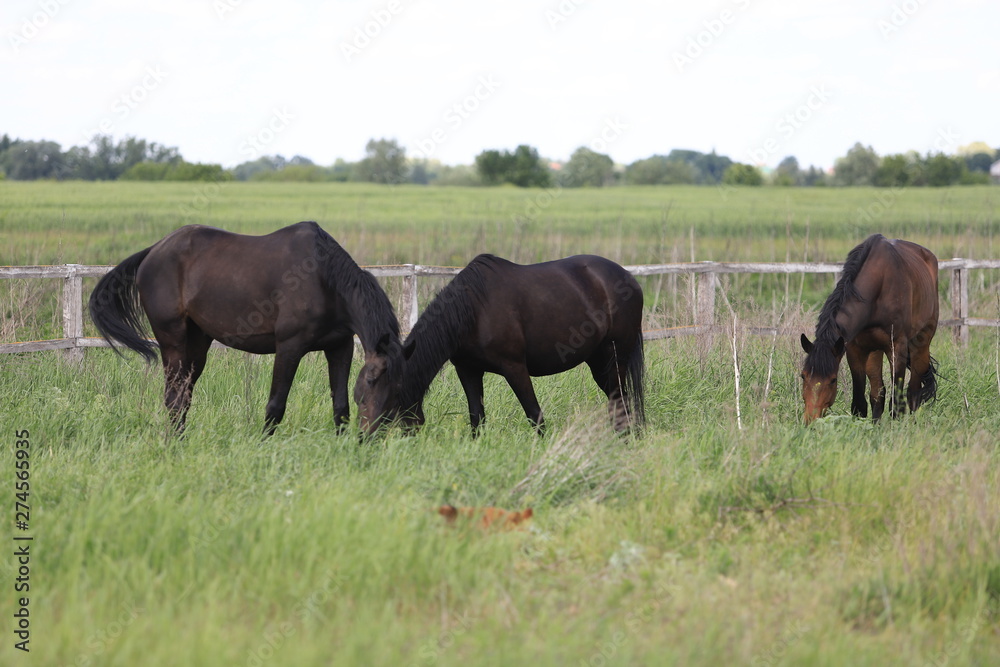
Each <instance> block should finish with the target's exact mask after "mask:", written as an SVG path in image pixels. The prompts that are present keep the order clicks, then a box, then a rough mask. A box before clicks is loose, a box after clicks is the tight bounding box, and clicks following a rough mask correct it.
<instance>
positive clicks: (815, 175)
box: [802, 165, 826, 187]
mask: <svg viewBox="0 0 1000 667" xmlns="http://www.w3.org/2000/svg"><path fill="white" fill-rule="evenodd" d="M802 185H805V186H808V187H816V186H821V185H826V172H824V171H823V170H822V169H817V168H816V167H814V166H813V165H809V169H808V170H806V171H805V172H803V175H802Z"/></svg>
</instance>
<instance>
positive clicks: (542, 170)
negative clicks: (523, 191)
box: [507, 144, 552, 188]
mask: <svg viewBox="0 0 1000 667" xmlns="http://www.w3.org/2000/svg"><path fill="white" fill-rule="evenodd" d="M507 180H508V181H509V182H510V183H513V184H514V185H516V186H518V187H521V188H532V187H535V188H546V187H548V186H549V185H551V184H552V172H550V171H549V168H548V166H547V165H546V164H545V163H544V162H543V161H542V159H541V157H539V155H538V150H537V149H535V148H532V147H531V146H527V145H525V144H521V145H520V146H518V147H517V148H516V149H514V160H513V163H512V165H511V170H510V176H509V177H508V179H507Z"/></svg>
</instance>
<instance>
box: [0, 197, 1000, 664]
mask: <svg viewBox="0 0 1000 667" xmlns="http://www.w3.org/2000/svg"><path fill="white" fill-rule="evenodd" d="M197 187H203V186H191V185H184V184H180V185H165V186H151V185H141V184H129V185H125V184H73V183H67V184H12V183H0V197H2V199H0V201H2V209H0V253H2V255H0V263H2V264H26V263H61V262H76V263H85V264H89V263H115V262H117V261H120V260H121V259H122V258H124V257H125V256H127V255H129V254H131V253H133V252H135V251H137V250H139V249H141V248H144V247H146V246H147V245H149V244H150V243H152V242H153V241H155V240H156V239H158V238H160V237H161V236H163V235H164V234H166V233H167V232H169V231H170V230H171V229H173V228H175V227H176V226H177V225H179V224H181V223H183V222H195V221H197V222H208V223H211V224H216V225H219V226H222V227H226V228H230V229H238V230H240V231H247V232H251V233H261V232H265V231H268V230H270V229H273V228H274V227H277V226H281V225H283V224H287V223H290V222H294V221H296V220H299V219H308V218H315V219H317V220H318V221H319V222H320V223H321V224H323V226H324V227H325V228H326V229H328V230H330V231H331V233H333V234H334V236H335V237H337V238H338V240H340V241H341V242H342V243H343V244H344V246H345V247H346V248H347V249H348V250H349V251H350V252H351V253H352V254H354V256H355V257H356V258H357V259H358V260H359V261H361V262H363V263H387V262H402V261H406V262H420V263H428V264H464V263H465V262H466V261H468V259H469V258H471V257H472V256H473V255H474V254H475V253H476V252H480V251H492V252H495V253H497V254H503V255H507V256H512V257H514V258H515V259H519V260H521V261H530V260H534V259H548V258H551V257H553V256H558V255H565V254H571V253H574V252H599V253H601V254H606V255H608V256H611V257H614V258H615V259H618V260H620V261H622V262H626V263H643V262H652V261H664V260H666V261H675V260H676V261H686V260H689V259H691V258H692V254H693V255H694V258H695V259H698V260H701V259H715V260H730V259H734V260H735V259H745V260H770V259H775V260H779V261H784V260H785V259H786V258H787V259H791V260H802V259H808V260H821V259H827V260H842V259H843V256H844V255H845V254H846V252H847V250H849V249H850V247H852V246H853V245H854V244H855V243H857V242H858V241H859V240H860V239H861V238H863V237H864V236H865V235H867V234H868V233H871V232H873V231H882V232H883V233H886V234H887V235H890V236H904V237H906V238H912V239H914V240H918V241H921V242H924V243H926V244H927V245H929V247H931V248H932V249H933V250H935V252H937V253H938V255H939V256H940V257H950V256H959V255H960V256H966V257H980V258H984V257H997V256H998V254H997V253H994V252H993V247H992V240H993V237H994V236H996V232H997V231H998V230H997V225H998V220H997V216H996V205H997V201H998V193H997V190H995V189H989V188H970V189H966V188H963V189H949V190H924V191H916V190H914V191H907V192H903V193H898V194H896V195H895V196H894V199H893V201H892V202H890V204H891V205H888V206H887V207H886V210H885V211H883V212H882V214H881V217H880V218H879V220H878V222H877V223H867V222H865V223H862V222H859V221H858V219H857V209H858V208H859V207H860V208H863V207H867V206H869V205H870V204H871V202H873V201H876V202H877V201H878V199H877V197H878V196H879V195H880V194H883V195H884V193H880V192H879V191H876V190H812V191H800V190H794V191H793V190H787V191H786V190H777V189H764V190H751V191H743V190H737V191H722V190H712V189H697V188H650V189H622V190H608V191H569V190H566V191H562V192H559V191H554V193H552V195H551V199H550V201H549V203H548V204H547V205H546V206H544V207H543V206H541V204H540V200H539V197H541V196H542V195H543V193H540V192H538V191H535V192H525V191H521V190H513V189H495V190H451V189H441V190H438V189H417V188H397V189H393V190H386V189H377V188H366V187H357V186H315V187H309V186H305V185H302V186H300V185H281V186H272V185H254V186H244V185H238V184H230V185H225V186H222V188H221V189H220V190H219V191H218V192H216V193H214V194H212V195H211V196H209V194H210V193H204V194H205V198H206V203H204V205H201V204H202V202H200V200H197V201H196V200H195V199H193V198H194V197H196V196H197V193H196V190H197ZM532 202H534V203H535V205H536V206H538V207H539V210H538V212H537V213H536V212H535V211H534V210H533V209H530V208H526V207H528V206H529V205H530V204H531V203H532ZM184 206H188V207H190V208H192V209H193V210H194V212H195V213H196V215H195V214H187V212H186V211H185V209H184ZM525 211H527V214H525ZM185 216H186V217H185ZM692 247H693V249H694V251H693V253H692ZM796 280H797V278H796ZM829 280H830V279H829V277H827V278H826V282H825V283H824V282H823V281H822V280H818V281H817V282H816V283H815V285H813V284H810V283H806V284H805V285H804V289H803V290H802V291H803V295H804V301H805V304H804V305H802V304H800V303H799V302H798V291H799V285H798V284H794V285H793V286H792V289H791V290H785V291H784V292H782V289H783V287H782V285H781V284H777V283H776V284H774V285H771V286H768V287H767V289H759V286H757V285H754V284H753V283H751V282H747V283H746V284H734V285H730V286H729V291H728V292H727V293H728V294H729V295H730V298H731V301H732V302H733V303H734V305H736V306H738V307H742V310H740V312H741V316H740V319H739V322H738V323H737V324H736V326H735V332H733V331H731V332H730V334H720V335H717V336H715V337H714V339H713V340H709V339H707V338H705V339H694V338H683V339H673V340H665V341H658V342H653V343H649V344H648V346H647V363H648V373H649V386H648V389H647V396H648V405H647V413H648V415H649V421H650V423H649V426H648V428H647V429H646V432H645V433H644V435H643V436H642V437H639V438H631V437H629V438H623V437H619V436H616V435H614V434H613V433H611V432H610V430H609V428H608V426H607V425H606V423H605V408H604V405H603V402H602V401H601V395H600V393H599V391H598V390H597V388H596V386H594V385H593V383H592V382H591V380H590V378H589V373H588V372H587V371H585V370H584V369H575V370H574V371H571V372H568V373H565V374H562V375H560V376H555V377H551V378H539V379H537V380H536V382H535V386H536V390H537V393H538V395H539V400H540V402H541V404H542V406H543V409H544V410H545V412H546V419H547V421H548V423H549V426H550V428H549V432H548V434H547V435H546V436H544V437H541V438H539V437H537V436H536V435H535V434H534V432H533V431H532V430H531V428H530V426H529V425H528V423H527V421H526V420H525V418H524V416H523V413H522V412H521V410H520V407H519V406H518V404H517V402H516V400H515V399H514V397H513V395H512V392H511V391H510V390H509V389H508V388H507V387H506V385H504V383H503V382H502V380H499V379H498V378H496V377H493V376H490V377H488V382H487V395H486V410H487V424H486V427H485V430H484V433H483V435H482V437H480V438H479V439H475V440H474V439H472V438H471V437H470V436H469V435H468V432H467V430H468V427H467V416H466V407H465V403H464V397H463V396H462V392H461V388H460V385H459V383H458V381H457V378H456V377H455V375H454V372H453V371H452V369H451V368H450V367H446V369H445V371H444V372H443V373H442V375H441V377H440V378H439V379H438V380H437V381H436V383H435V384H434V386H433V388H432V391H431V394H430V395H429V397H428V401H427V403H426V406H425V407H426V412H427V415H428V425H427V427H426V428H424V429H423V430H422V431H421V432H420V433H419V434H418V435H416V436H414V437H404V436H403V435H402V434H400V433H391V434H390V435H389V436H388V437H387V438H385V439H383V440H380V441H377V442H374V443H369V444H365V445H360V444H359V443H358V441H357V438H356V434H353V433H349V434H346V435H343V436H338V435H336V434H335V433H334V431H333V429H332V414H331V412H332V411H331V405H330V399H329V389H328V387H327V386H326V371H325V366H324V364H323V363H321V362H322V357H321V356H320V355H311V356H310V357H307V360H306V362H304V364H303V366H302V367H301V368H300V371H299V375H298V377H297V379H296V382H295V384H294V386H293V389H292V394H291V397H290V401H289V409H288V414H287V416H286V418H285V421H284V423H283V424H282V426H281V428H280V429H279V431H278V433H277V434H276V435H275V436H274V437H272V438H270V439H268V440H266V441H263V440H261V438H260V437H259V429H260V427H261V426H262V422H263V409H264V403H265V401H266V393H267V386H268V382H269V379H270V369H271V358H269V357H260V358H257V357H251V356H248V355H244V354H242V353H236V352H232V351H217V352H213V353H212V355H211V357H210V360H209V365H208V368H207V370H206V372H205V375H204V376H203V378H202V379H201V380H200V382H199V384H198V387H197V389H196V390H195V397H194V405H193V408H192V411H191V414H190V416H189V424H190V425H189V429H188V432H187V434H186V436H185V437H184V438H183V439H181V440H178V439H176V438H173V437H171V436H169V435H168V431H169V429H168V426H167V420H166V416H165V413H164V410H163V408H162V403H161V401H162V374H161V373H160V371H159V369H158V368H156V367H146V366H144V365H143V364H142V363H141V362H140V361H139V360H138V358H136V357H134V355H133V357H130V358H128V359H127V360H122V359H120V358H118V357H116V356H115V355H114V354H113V353H111V352H110V351H108V350H101V349H93V350H88V351H87V353H86V356H85V359H84V360H83V362H81V363H73V362H69V361H67V360H65V359H64V358H63V357H62V356H61V355H59V354H54V353H49V354H33V355H4V356H3V357H2V358H0V365H2V366H0V405H2V414H3V437H4V441H3V447H2V448H0V469H2V470H3V471H4V472H2V473H0V488H2V489H6V491H5V493H7V494H8V497H7V499H6V500H5V501H4V505H5V506H6V507H8V510H7V512H8V517H9V518H8V519H6V521H7V525H8V526H11V528H8V530H7V531H6V532H5V535H6V536H7V537H6V539H7V540H8V542H7V544H8V548H7V549H5V550H4V551H5V553H7V554H8V555H6V556H4V557H2V558H0V572H2V573H3V576H2V579H3V582H4V583H3V586H2V588H3V590H4V591H5V592H4V593H3V594H0V618H3V619H5V620H4V621H3V622H2V623H0V628H2V630H3V633H2V634H3V637H4V639H3V642H2V644H0V664H3V665H17V664H32V665H46V666H47V665H87V664H89V665H136V664H142V665H176V664H186V665H219V664H232V665H328V664H386V665H463V666H464V667H468V666H469V665H492V664H504V665H507V664H509V665H519V664H526V663H531V664H538V665H549V664H552V665H565V664H571V665H588V666H594V667H598V666H600V665H618V664H621V665H637V664H644V665H658V664H706V665H710V664H750V665H783V664H787V665H800V664H816V665H842V664H851V665H867V664H870V665H885V664H907V665H910V664H913V665H938V666H942V665H993V664H998V663H1000V539H998V535H1000V452H998V447H997V440H998V438H997V435H996V434H997V433H998V432H1000V408H998V406H1000V384H998V379H997V370H998V350H1000V341H998V339H997V335H996V332H994V331H991V330H974V331H973V335H972V341H971V344H970V346H969V347H968V348H962V347H959V346H958V345H956V344H955V343H954V342H953V340H952V337H951V335H950V332H949V331H946V330H945V331H941V332H940V333H939V335H938V337H937V338H936V339H935V342H934V344H933V346H932V351H933V353H934V355H935V357H937V358H938V360H939V362H940V371H941V377H942V379H941V385H940V391H939V399H938V401H937V402H935V403H933V404H931V405H928V406H926V407H925V408H922V409H921V411H919V412H918V413H916V414H915V415H910V416H907V417H905V418H903V419H900V420H896V421H891V420H887V421H885V422H884V423H881V424H879V425H877V426H873V425H872V424H871V423H870V422H868V421H861V420H855V419H852V418H851V417H849V416H848V404H849V398H847V397H845V396H844V395H842V396H840V398H839V399H838V401H837V403H836V404H835V406H834V410H833V414H832V415H831V416H829V417H827V418H825V419H823V420H820V421H819V422H817V423H815V424H814V425H813V426H811V427H808V428H807V427H804V426H802V425H801V398H800V397H799V391H800V390H799V386H798V368H799V364H800V362H801V357H802V353H801V351H800V350H799V348H798V343H797V340H795V339H794V338H793V337H785V336H781V337H777V338H771V337H767V336H763V337H762V336H752V335H749V334H748V333H747V330H746V327H748V326H755V325H765V324H772V325H773V324H774V318H775V316H776V315H777V316H780V318H781V321H782V322H783V323H784V324H786V325H788V326H790V327H795V328H800V329H801V330H803V331H806V332H811V328H812V325H813V324H814V322H815V310H813V309H814V308H815V306H816V304H817V303H818V301H819V300H821V299H822V298H823V297H824V296H825V291H828V290H829V287H830V284H829ZM980 280H981V282H982V284H981V285H974V291H975V293H977V294H979V295H980V296H979V300H980V301H979V303H980V307H981V308H984V309H987V310H986V312H985V313H984V314H983V315H982V316H985V317H995V316H996V315H995V314H994V313H995V312H996V311H995V310H993V311H992V312H991V311H989V310H988V308H989V307H990V303H991V301H992V303H993V304H994V306H993V308H995V307H996V306H995V301H996V298H997V297H996V294H997V281H996V277H995V276H993V275H992V274H991V273H986V272H984V276H983V277H982V278H980ZM11 282H20V281H11ZM0 287H3V286H2V285H0ZM650 287H652V286H650ZM661 287H662V290H661V294H662V295H663V296H662V299H663V300H664V302H666V301H668V300H669V299H668V297H669V296H670V293H671V290H672V289H674V288H673V287H672V286H671V285H670V284H669V283H664V284H662V285H661ZM431 288H432V286H429V287H428V289H431ZM682 288H683V286H681V288H679V289H681V290H682ZM18 289H20V288H18ZM649 291H652V290H649ZM943 291H944V290H943ZM789 292H790V293H791V295H792V297H794V298H792V299H788V300H786V299H784V298H775V297H774V295H775V294H780V293H789ZM0 296H2V297H3V298H4V299H5V300H6V302H5V303H3V304H2V307H3V310H4V317H5V321H6V320H9V319H10V318H11V317H13V316H14V315H15V314H17V313H20V312H21V309H22V308H24V307H28V306H30V307H32V308H41V309H44V308H46V307H48V308H51V309H55V308H56V305H51V304H50V305H48V306H46V304H47V303H48V302H49V301H51V300H52V299H50V298H49V297H50V296H51V295H49V294H48V293H46V292H44V291H39V292H38V293H36V294H29V295H25V294H23V293H22V292H18V291H17V290H12V289H11V288H8V291H7V292H0ZM22 298H23V300H19V299H22ZM680 301H681V302H682V301H683V298H682V297H681V298H680ZM663 308H664V312H665V313H667V314H669V309H667V308H666V307H665V306H663ZM720 309H722V310H720V322H724V323H729V324H730V325H731V324H732V320H731V319H729V318H728V316H727V315H725V312H727V311H725V312H724V309H725V306H724V305H722V304H721V303H720ZM53 312H54V310H53ZM51 317H54V316H53V315H51V313H50V314H49V315H42V316H39V317H34V318H29V320H30V321H27V322H26V323H25V324H24V325H23V327H22V328H20V329H16V330H14V333H15V334H17V333H32V332H37V333H42V334H44V333H46V332H47V327H48V325H47V324H46V322H47V319H46V318H50V319H51ZM733 334H734V335H733ZM2 340H4V341H7V340H13V338H3V339H2ZM734 341H735V346H736V350H737V362H738V365H739V369H740V392H739V400H738V401H737V386H736V380H735V377H736V376H735V372H734V359H733V349H732V345H733V342H734ZM356 369H357V366H355V371H356ZM849 384H850V383H849V382H842V386H845V387H846V386H849ZM23 430H27V431H28V432H29V436H28V439H29V441H30V447H29V449H30V452H31V458H30V472H31V477H30V484H31V491H30V497H29V503H30V506H31V516H30V530H28V531H25V532H23V533H22V532H20V531H15V530H14V528H13V521H14V516H13V515H14V502H15V496H14V494H15V491H14V483H15V462H16V460H17V459H16V455H15V451H16V450H17V447H16V441H17V438H16V437H15V431H23ZM443 502H450V503H453V504H456V505H477V506H478V505H496V506H501V507H507V508H521V507H525V506H531V507H533V508H534V510H535V517H534V518H533V519H532V521H531V523H530V526H529V527H528V528H527V529H525V530H521V531H513V532H483V531H480V530H478V529H475V528H471V527H462V526H459V527H450V526H446V525H445V524H444V523H443V522H442V521H441V518H440V517H439V516H438V515H437V514H436V513H435V512H434V511H433V509H434V508H435V507H436V506H437V505H439V504H441V503H443ZM15 532H16V533H18V535H22V536H23V535H31V536H32V537H33V538H34V540H33V541H32V542H31V544H30V549H31V560H30V586H31V590H30V595H28V597H29V598H30V603H29V610H30V630H31V643H30V648H31V652H30V654H22V653H21V652H20V651H17V650H16V649H15V648H14V643H15V641H17V638H16V637H15V636H14V634H13V633H12V630H13V623H12V621H13V615H14V613H15V612H17V611H18V609H19V608H20V605H19V604H18V600H17V598H18V596H19V595H20V594H18V593H15V592H14V582H15V581H16V577H17V576H19V575H18V564H17V563H16V560H15V558H14V557H13V555H12V553H13V551H14V548H15V543H14V542H13V540H12V537H13V536H14V533H15Z"/></svg>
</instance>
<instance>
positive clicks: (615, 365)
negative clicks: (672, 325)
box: [354, 255, 645, 435]
mask: <svg viewBox="0 0 1000 667" xmlns="http://www.w3.org/2000/svg"><path fill="white" fill-rule="evenodd" d="M449 360H450V361H451V363H452V364H453V365H454V366H455V371H456V373H457V374H458V379H459V381H460V382H461V383H462V388H463V390H464V391H465V396H466V399H467V400H468V404H469V419H470V422H471V425H472V432H473V435H476V434H477V433H478V431H479V428H480V426H481V424H482V423H483V419H484V418H485V408H484V406H483V375H484V374H485V373H496V374H499V375H501V376H503V378H504V379H505V380H506V381H507V383H508V384H509V385H510V387H511V389H513V390H514V394H515V395H516V396H517V399H518V401H519V402H520V403H521V407H522V408H523V409H524V412H525V414H526V415H527V417H528V419H529V420H530V421H531V422H532V423H533V424H534V426H535V428H536V430H538V431H541V430H542V428H543V424H544V420H543V418H542V410H541V408H540V407H539V405H538V400H537V399H536V398H535V391H534V388H533V386H532V384H531V376H540V375H552V374H555V373H561V372H563V371H566V370H569V369H570V368H573V367H575V366H578V365H579V364H582V363H586V364H587V365H588V366H590V370H591V373H592V375H593V377H594V381H595V382H596V383H597V385H598V386H599V387H600V388H601V390H602V391H604V393H605V394H606V395H607V396H608V411H609V413H610V416H611V419H612V422H613V424H614V427H615V429H616V430H624V429H626V428H628V427H629V426H631V425H633V424H634V425H639V424H641V423H642V421H643V419H644V411H643V378H644V374H645V365H644V361H643V344H642V288H641V287H640V286H639V284H638V283H637V282H636V281H635V278H633V277H632V275H631V274H630V273H629V272H628V271H626V270H625V269H624V268H622V267H621V266H619V265H618V264H616V263H614V262H612V261H611V260H608V259H605V258H603V257H596V256H594V255H579V256H576V257H569V258H566V259H560V260H556V261H552V262H543V263H541V264H531V265H526V266H522V265H518V264H514V263H513V262H510V261H507V260H505V259H501V258H499V257H494V256H493V255H479V256H478V257H476V258H475V259H473V260H472V261H471V262H470V263H469V265H468V266H466V267H465V268H464V269H462V271H461V272H459V273H458V275H456V276H455V278H454V279H453V280H452V281H451V282H450V283H449V284H448V285H446V286H445V287H444V289H442V290H441V292H439V293H438V295H437V296H436V297H435V298H434V299H433V300H432V301H431V303H430V304H429V305H428V307H427V309H426V310H425V311H424V312H423V314H422V315H421V316H420V319H419V320H418V321H417V323H416V324H415V325H414V327H413V331H412V332H411V333H410V335H409V336H408V337H407V339H406V342H405V343H404V345H403V349H402V358H401V359H399V358H389V357H387V356H385V355H382V356H377V355H372V356H368V357H366V359H365V365H364V367H363V368H362V369H361V372H360V373H359V374H358V379H357V382H356V384H355V388H354V398H355V401H356V402H357V403H358V416H359V417H358V418H359V423H360V425H361V428H362V431H364V432H366V433H369V434H371V433H374V432H375V431H376V430H377V429H378V428H379V427H380V425H382V424H383V423H386V422H390V421H395V420H399V421H400V422H401V423H402V425H403V426H404V427H406V428H413V427H416V426H419V425H421V424H423V423H424V413H423V399H424V395H425V394H426V393H427V390H428V389H429V387H430V385H431V382H432V381H433V380H434V378H435V376H436V375H437V373H438V371H439V370H440V369H441V368H442V367H443V366H444V364H445V362H447V361H449ZM398 361H401V362H402V363H401V364H397V363H395V362H398Z"/></svg>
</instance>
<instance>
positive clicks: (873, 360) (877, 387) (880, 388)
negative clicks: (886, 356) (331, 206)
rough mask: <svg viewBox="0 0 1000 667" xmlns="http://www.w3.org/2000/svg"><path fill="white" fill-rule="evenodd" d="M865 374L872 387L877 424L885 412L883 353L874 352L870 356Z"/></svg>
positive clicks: (873, 410) (872, 400) (873, 418)
mask: <svg viewBox="0 0 1000 667" xmlns="http://www.w3.org/2000/svg"><path fill="white" fill-rule="evenodd" d="M865 373H866V374H867V375H868V384H869V385H871V387H870V389H871V403H872V421H875V422H877V421H878V420H880V419H881V418H882V413H883V412H885V385H884V384H883V383H882V351H881V350H874V351H872V352H870V353H869V354H868V361H866V362H865Z"/></svg>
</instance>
